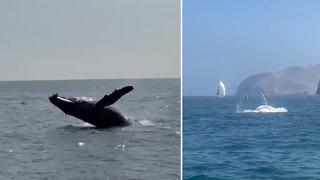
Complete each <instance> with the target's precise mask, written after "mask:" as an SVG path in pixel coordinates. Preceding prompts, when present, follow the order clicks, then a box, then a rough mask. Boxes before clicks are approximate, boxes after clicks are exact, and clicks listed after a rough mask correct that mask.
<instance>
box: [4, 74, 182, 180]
mask: <svg viewBox="0 0 320 180" xmlns="http://www.w3.org/2000/svg"><path fill="white" fill-rule="evenodd" d="M126 85H132V86H133V87H134V88H135V89H134V90H133V91H132V92H130V93H129V94H126V95H125V96H123V97H122V98H121V99H120V100H119V101H117V102H116V103H115V104H113V105H112V106H113V107H114V108H116V109H117V110H118V111H120V112H121V113H122V114H123V115H124V116H125V117H127V119H128V120H129V121H130V123H131V125H130V126H125V127H115V128H111V129H96V128H94V127H93V126H91V125H90V124H87V123H84V122H83V121H80V120H78V119H76V118H74V117H72V116H67V115H65V114H64V113H63V112H62V111H61V110H59V109H58V108H56V107H55V106H54V105H52V104H51V103H50V102H49V100H48V97H49V96H51V95H52V94H54V93H59V95H61V96H73V97H83V98H84V97H85V98H93V99H96V100H98V99H100V98H101V97H103V96H104V95H105V94H109V93H111V92H112V91H114V90H115V89H117V88H121V87H123V86H126ZM180 102H181V100H180V80H179V79H141V80H139V79H137V80H132V79H127V80H126V79H119V80H68V81H16V82H0V136H1V138H0V152H1V153H0V159H1V161H0V179H12V180H20V179H23V180H24V179H48V180H51V179H53V180H60V179H68V180H69V179H70V180H87V179H90V180H102V179H103V180H113V179H179V178H180V134H181V132H180Z"/></svg>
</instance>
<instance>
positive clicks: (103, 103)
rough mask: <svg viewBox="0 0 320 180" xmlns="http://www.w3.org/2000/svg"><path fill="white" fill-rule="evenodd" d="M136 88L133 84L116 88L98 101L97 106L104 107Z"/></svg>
mask: <svg viewBox="0 0 320 180" xmlns="http://www.w3.org/2000/svg"><path fill="white" fill-rule="evenodd" d="M133 89H134V88H133V87H132V86H125V87H123V88H121V89H116V90H115V91H113V92H112V93H111V94H109V95H105V96H104V97H103V98H102V99H100V100H99V101H98V102H97V103H96V107H97V108H104V107H105V106H110V105H111V104H114V103H115V102H117V101H118V100H119V99H120V98H121V97H122V96H123V95H125V94H127V93H129V92H130V91H132V90H133Z"/></svg>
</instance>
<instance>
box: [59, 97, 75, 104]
mask: <svg viewBox="0 0 320 180" xmlns="http://www.w3.org/2000/svg"><path fill="white" fill-rule="evenodd" d="M57 99H60V100H62V101H64V102H70V103H72V101H70V100H69V99H66V98H63V97H59V96H58V97H57Z"/></svg>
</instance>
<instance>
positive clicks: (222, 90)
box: [217, 81, 226, 97]
mask: <svg viewBox="0 0 320 180" xmlns="http://www.w3.org/2000/svg"><path fill="white" fill-rule="evenodd" d="M225 95H226V87H225V86H224V84H223V82H222V81H220V82H219V85H218V89H217V96H221V97H222V96H225Z"/></svg>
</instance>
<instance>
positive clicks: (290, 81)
mask: <svg viewBox="0 0 320 180" xmlns="http://www.w3.org/2000/svg"><path fill="white" fill-rule="evenodd" d="M319 80H320V64H317V65H309V66H293V67H289V68H286V69H282V70H280V71H277V72H267V73H260V74H254V75H251V76H249V77H248V78H246V79H245V80H244V81H242V82H241V83H240V85H239V87H238V89H237V93H236V94H237V95H258V94H257V92H259V91H260V92H262V93H264V94H265V95H310V94H316V91H317V87H318V83H319Z"/></svg>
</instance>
